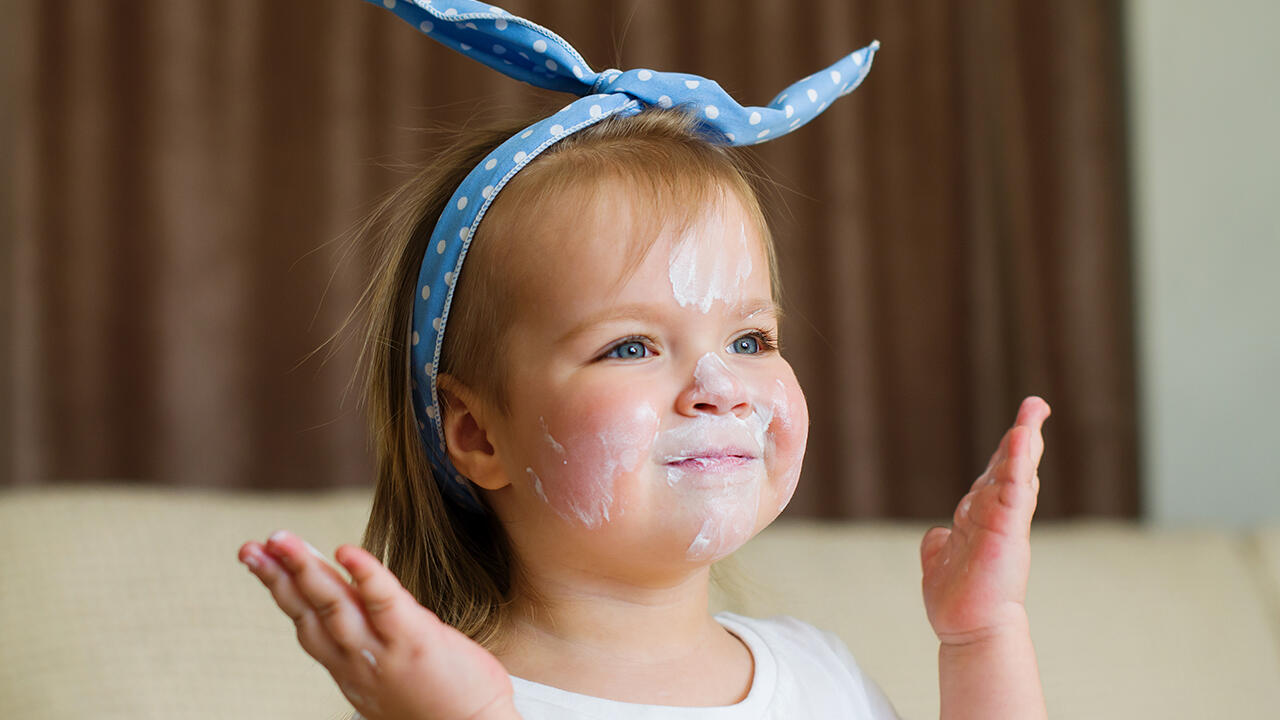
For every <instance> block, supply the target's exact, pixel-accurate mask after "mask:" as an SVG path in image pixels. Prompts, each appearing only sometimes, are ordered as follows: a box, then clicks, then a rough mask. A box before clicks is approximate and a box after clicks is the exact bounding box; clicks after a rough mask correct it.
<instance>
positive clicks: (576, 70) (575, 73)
mask: <svg viewBox="0 0 1280 720" xmlns="http://www.w3.org/2000/svg"><path fill="white" fill-rule="evenodd" d="M573 76H574V77H576V78H578V79H579V80H581V79H582V68H580V67H578V66H577V65H574V66H573Z"/></svg>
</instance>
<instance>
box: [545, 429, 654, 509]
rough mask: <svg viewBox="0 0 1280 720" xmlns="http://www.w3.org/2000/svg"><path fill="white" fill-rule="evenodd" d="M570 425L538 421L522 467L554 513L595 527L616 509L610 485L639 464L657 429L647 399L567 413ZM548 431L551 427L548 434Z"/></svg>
mask: <svg viewBox="0 0 1280 720" xmlns="http://www.w3.org/2000/svg"><path fill="white" fill-rule="evenodd" d="M571 417H572V419H571V421H570V422H569V423H566V424H571V425H572V428H571V429H568V430H556V429H555V428H556V425H555V423H554V421H553V422H552V423H550V424H549V423H548V422H547V420H546V419H544V418H539V421H540V422H541V423H542V434H543V438H542V442H541V443H539V445H540V447H539V448H538V450H537V452H536V453H535V455H536V462H535V464H534V465H531V466H529V467H527V468H525V472H527V473H528V474H529V477H530V480H531V481H532V482H533V488H534V492H535V493H537V495H538V496H539V497H540V498H542V500H543V501H545V502H546V503H547V504H548V505H549V506H550V507H551V509H552V510H554V511H555V512H556V514H557V515H559V516H560V517H562V518H564V519H565V520H569V521H571V522H575V523H580V524H582V525H583V526H585V527H587V528H598V527H601V526H602V525H604V524H605V523H607V522H609V521H610V520H612V519H614V518H615V517H616V516H617V515H618V514H619V513H620V512H621V507H620V505H619V500H620V498H618V497H617V493H616V492H615V488H616V486H617V483H618V480H619V479H620V478H622V477H623V476H625V475H627V474H631V473H635V472H636V471H638V470H640V469H641V461H643V460H646V459H648V457H649V454H650V446H651V445H652V444H653V439H654V435H655V434H656V433H657V429H658V413H657V411H656V410H655V409H654V408H653V406H652V405H648V404H645V403H636V404H632V405H627V406H617V405H614V406H610V407H604V408H599V409H596V410H594V411H589V412H586V413H576V412H575V413H571ZM553 433H555V434H554V435H553Z"/></svg>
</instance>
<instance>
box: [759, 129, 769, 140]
mask: <svg viewBox="0 0 1280 720" xmlns="http://www.w3.org/2000/svg"><path fill="white" fill-rule="evenodd" d="M768 134H769V129H768V128H765V129H764V130H761V131H760V132H758V133H756V137H757V138H762V137H764V136H765V135H768Z"/></svg>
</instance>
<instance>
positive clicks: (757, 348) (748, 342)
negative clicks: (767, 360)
mask: <svg viewBox="0 0 1280 720" xmlns="http://www.w3.org/2000/svg"><path fill="white" fill-rule="evenodd" d="M777 349H778V343H777V340H775V339H774V336H773V334H772V333H771V332H769V331H767V330H753V331H751V332H749V333H747V334H746V335H743V336H742V337H739V338H738V339H737V340H734V341H733V343H732V344H730V345H729V347H728V350H729V352H732V353H737V354H739V355H759V354H761V353H767V352H769V351H771V350H777Z"/></svg>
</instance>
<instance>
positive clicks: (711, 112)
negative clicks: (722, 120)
mask: <svg viewBox="0 0 1280 720" xmlns="http://www.w3.org/2000/svg"><path fill="white" fill-rule="evenodd" d="M705 112H706V113H707V117H709V118H711V119H712V120H715V119H716V118H718V117H720V108H718V107H716V106H715V105H708V106H707V108H706V110H705Z"/></svg>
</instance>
